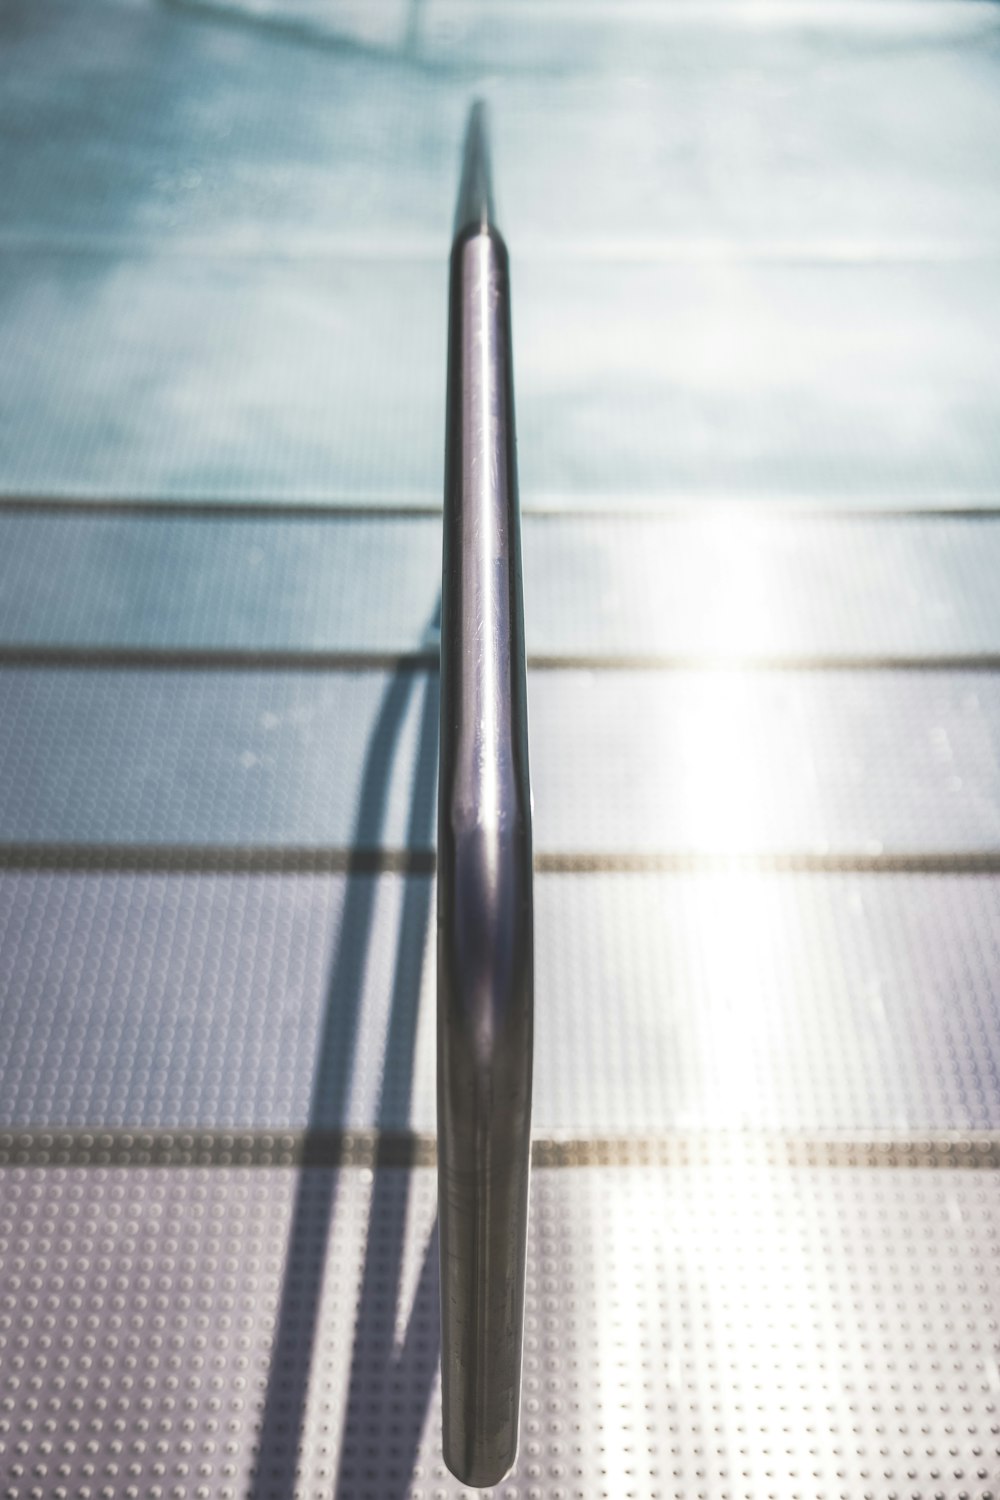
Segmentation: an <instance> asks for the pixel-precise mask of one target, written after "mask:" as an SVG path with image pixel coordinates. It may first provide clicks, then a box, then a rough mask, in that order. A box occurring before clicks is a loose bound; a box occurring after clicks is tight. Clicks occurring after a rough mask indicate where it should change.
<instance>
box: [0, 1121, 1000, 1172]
mask: <svg viewBox="0 0 1000 1500" xmlns="http://www.w3.org/2000/svg"><path fill="white" fill-rule="evenodd" d="M734 1160H735V1161H739V1162H740V1163H745V1164H746V1165H761V1166H776V1167H901V1168H906V1167H909V1168H914V1167H916V1168H928V1167H930V1168H946V1169H947V1168H952V1169H957V1170H968V1169H970V1168H971V1169H979V1170H983V1169H986V1170H989V1171H996V1170H997V1169H998V1168H1000V1135H998V1134H995V1133H977V1134H975V1135H961V1134H956V1133H952V1132H947V1131H946V1132H941V1131H937V1132H934V1133H932V1134H928V1135H927V1136H926V1137H920V1136H913V1137H906V1138H899V1137H894V1136H881V1135H871V1136H866V1137H846V1136H839V1135H835V1136H830V1137H826V1138H814V1137H807V1136H796V1135H782V1134H777V1133H757V1132H752V1131H748V1132H727V1131H702V1132H685V1133H678V1134H676V1135H661V1136H610V1137H606V1136H599V1137H593V1138H591V1137H583V1136H581V1137H574V1138H564V1137H545V1136H541V1137H538V1138H537V1139H535V1140H534V1141H533V1142H532V1163H533V1165H534V1166H535V1167H536V1168H538V1167H544V1168H568V1167H684V1166H699V1165H702V1164H706V1165H707V1164H711V1163H712V1162H720V1161H734ZM436 1161H437V1141H436V1138H435V1137H434V1136H433V1135H431V1134H429V1133H420V1132H416V1131H378V1130H350V1131H348V1130H315V1131H313V1130H214V1129H209V1130H200V1129H192V1130H184V1129H178V1130H143V1129H141V1128H136V1129H115V1130H103V1129H101V1128H100V1127H96V1128H93V1129H88V1128H82V1129H72V1130H68V1129H59V1128H55V1129H47V1128H44V1127H43V1128H38V1127H34V1128H32V1129H26V1130H9V1131H0V1168H2V1167H35V1168H38V1167H60V1168H63V1167H91V1166H93V1167H297V1166H306V1167H407V1168H410V1167H432V1166H434V1165H435V1163H436Z"/></svg>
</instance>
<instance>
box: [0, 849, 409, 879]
mask: <svg viewBox="0 0 1000 1500" xmlns="http://www.w3.org/2000/svg"><path fill="white" fill-rule="evenodd" d="M435 865H436V856H435V854H434V850H433V849H381V848H336V847H324V846H311V845H309V846H301V845H289V846H280V845H279V846H275V845H239V844H236V845H220V844H54V843H37V844H34V843H29V844H14V843H10V844H0V870H36V871H43V870H46V871H66V872H70V873H71V872H73V871H78V870H82V871H87V872H89V873H93V874H98V873H104V872H107V873H118V872H121V873H129V874H167V875H170V874H184V875H198V874H206V875H207V874H212V875H230V874H231V875H272V874H274V875H312V874H316V875H433V874H434V870H435Z"/></svg>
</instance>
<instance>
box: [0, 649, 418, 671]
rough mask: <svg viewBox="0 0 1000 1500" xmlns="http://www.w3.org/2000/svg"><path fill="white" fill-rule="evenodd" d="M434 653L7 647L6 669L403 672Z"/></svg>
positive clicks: (1, 654) (2, 653)
mask: <svg viewBox="0 0 1000 1500" xmlns="http://www.w3.org/2000/svg"><path fill="white" fill-rule="evenodd" d="M437 665H438V653H437V651H436V650H434V649H418V650H415V651H286V650H263V651H257V650H254V649H244V648H243V647H225V646H223V647H214V646H210V647H204V648H202V647H193V648H192V647H187V646H183V647H173V646H163V647H159V646H29V645H17V646H6V645H2V644H0V667H30V668H31V669H32V670H33V671H36V670H45V669H49V670H54V669H62V668H67V667H70V668H74V669H81V670H83V669H87V668H90V669H92V670H99V671H105V670H110V671H113V670H116V669H118V670H123V671H144V672H145V671H184V672H199V671H203V672H204V671H225V672H230V671H233V672H259V671H263V672H336V671H339V672H399V671H407V670H412V671H430V670H436V668H437Z"/></svg>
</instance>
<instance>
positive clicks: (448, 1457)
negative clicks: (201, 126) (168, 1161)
mask: <svg viewBox="0 0 1000 1500" xmlns="http://www.w3.org/2000/svg"><path fill="white" fill-rule="evenodd" d="M447 422H448V426H447V448H446V460H445V496H444V567H443V580H442V618H441V764H440V780H439V786H438V799H439V802H438V1213H439V1222H440V1240H441V1324H442V1350H441V1374H442V1387H443V1392H442V1394H443V1404H444V1457H445V1462H446V1463H447V1465H448V1467H449V1469H451V1471H452V1473H454V1474H455V1475H456V1476H457V1478H458V1479H460V1480H461V1481H462V1482H463V1483H464V1484H469V1485H478V1486H486V1485H491V1484H496V1483H497V1482H498V1481H499V1480H501V1479H502V1478H503V1477H504V1475H505V1474H506V1473H507V1472H508V1471H509V1469H510V1468H511V1466H512V1465H513V1463H514V1459H515V1457H516V1455H517V1434H518V1414H519V1405H520V1391H521V1345H522V1340H523V1332H524V1265H525V1251H526V1245H527V1232H528V1166H529V1156H530V1143H531V1064H532V1035H533V1004H534V1001H533V969H534V959H533V939H532V890H531V792H530V786H529V780H528V719H527V686H526V678H525V660H524V621H523V609H522V602H521V537H520V513H519V507H518V497H517V463H516V451H515V439H514V391H513V381H512V370H511V331H510V280H509V269H508V261H507V249H506V246H505V245H504V242H503V239H502V238H501V236H500V232H499V230H498V229H497V227H496V222H495V215H494V209H493V199H492V190H491V182H490V166H489V152H488V142H487V134H486V119H485V110H484V107H483V105H481V104H477V105H475V106H474V107H473V110H472V113H471V114H470V116H469V124H468V129H467V132H466V140H465V156H464V163H463V170H462V184H461V188H460V191H459V197H458V208H457V212H456V216H455V237H454V241H453V244H452V251H451V286H450V299H449V339H448V416H447Z"/></svg>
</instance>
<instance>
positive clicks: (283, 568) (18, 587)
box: [0, 510, 1000, 665]
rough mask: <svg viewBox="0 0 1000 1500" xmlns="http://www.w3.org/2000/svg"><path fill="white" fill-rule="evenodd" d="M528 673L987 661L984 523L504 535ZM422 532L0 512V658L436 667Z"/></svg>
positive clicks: (997, 621)
mask: <svg viewBox="0 0 1000 1500" xmlns="http://www.w3.org/2000/svg"><path fill="white" fill-rule="evenodd" d="M522 532H523V552H524V593H525V601H526V616H525V628H526V632H527V644H528V652H529V656H534V657H536V658H539V657H541V658H549V659H558V658H560V657H574V658H585V659H586V658H590V659H593V660H595V661H597V662H602V661H603V662H608V661H609V660H610V661H611V662H616V661H617V663H618V664H620V661H621V658H623V657H624V658H628V657H642V658H646V659H650V658H652V659H654V660H655V659H657V658H658V657H660V656H663V657H666V658H669V659H670V660H671V661H673V662H674V664H676V662H677V660H678V659H679V660H681V661H683V660H685V659H688V658H694V659H695V661H697V660H699V659H701V658H711V659H715V658H722V659H725V658H727V657H736V658H741V659H747V658H748V659H749V660H751V661H753V660H754V659H760V658H763V659H764V660H765V661H773V660H775V659H777V660H778V661H780V662H781V663H787V662H789V661H791V662H802V663H804V664H805V665H810V664H812V663H813V662H814V661H816V659H817V658H818V659H820V660H822V661H825V662H826V664H829V662H830V660H831V659H832V660H842V659H843V658H845V657H848V658H850V657H856V658H858V659H859V660H861V661H862V662H880V661H884V660H885V659H886V658H890V659H891V658H894V657H895V658H898V657H903V658H909V659H912V658H914V657H916V658H919V657H926V658H928V659H929V660H931V661H935V660H940V659H941V658H942V657H946V658H947V657H952V658H953V657H955V656H961V655H963V654H966V655H968V654H970V653H986V654H992V655H994V656H995V655H997V654H998V653H1000V598H998V595H997V590H996V587H995V581H996V576H997V573H998V571H1000V520H998V519H997V518H996V517H985V516H977V517H968V516H964V517H956V516H936V517H926V516H925V517H916V516H894V517H892V518H887V517H884V516H860V517H859V516H853V517H848V516H840V517H820V516H818V515H811V514H797V515H789V514H785V515H780V516H778V515H766V514H764V515H761V514H754V515H753V516H743V517H740V518H737V517H735V516H734V515H733V514H732V512H731V511H726V512H721V513H715V514H712V513H709V514H705V513H704V512H700V511H698V510H690V511H687V512H685V513H679V514H675V515H672V516H663V517H660V518H651V517H644V518H639V517H637V516H633V517H630V518H629V519H628V520H621V519H615V518H610V517H595V516H590V517H586V516H578V515H573V516H556V515H546V516H537V515H532V514H531V512H530V510H528V511H527V513H526V514H525V516H524V519H523V526H522ZM440 588H441V521H440V518H439V517H437V516H398V515H385V514H380V513H379V512H378V511H371V512H369V513H368V514H367V515H328V516H324V517H322V518H313V517H309V516H295V517H284V518H283V517H281V515H280V513H279V514H272V515H269V516H267V517H263V518H262V517H252V518H251V517H247V516H244V515H234V516H219V515H218V514H217V513H216V514H199V515H175V516H170V515H166V516H165V515H162V514H151V515H145V516H142V515H140V516H136V515H134V514H129V515H108V514H101V513H97V514H93V515H80V514H78V513H74V512H65V511H64V512H62V513H59V512H45V511H28V512H7V513H4V512H2V511H0V642H2V645H3V646H6V647H8V648H12V647H16V646H24V647H31V648H34V649H38V650H40V649H42V648H49V649H51V648H67V647H68V648H71V649H73V650H77V651H81V652H83V651H86V650H88V649H93V650H97V651H100V650H113V651H129V650H132V651H136V650H138V651H152V652H160V653H170V652H171V651H196V652H211V651H213V650H214V651H225V652H237V653H239V652H242V653H245V654H251V653H253V652H257V651H260V652H267V651H277V652H303V653H309V652H318V653H322V652H331V653H333V652H345V653H348V654H349V653H351V652H371V653H378V652H386V653H392V652H413V651H422V650H423V651H427V650H430V651H433V650H435V649H436V634H435V623H436V609H437V602H438V596H439V593H440Z"/></svg>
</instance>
